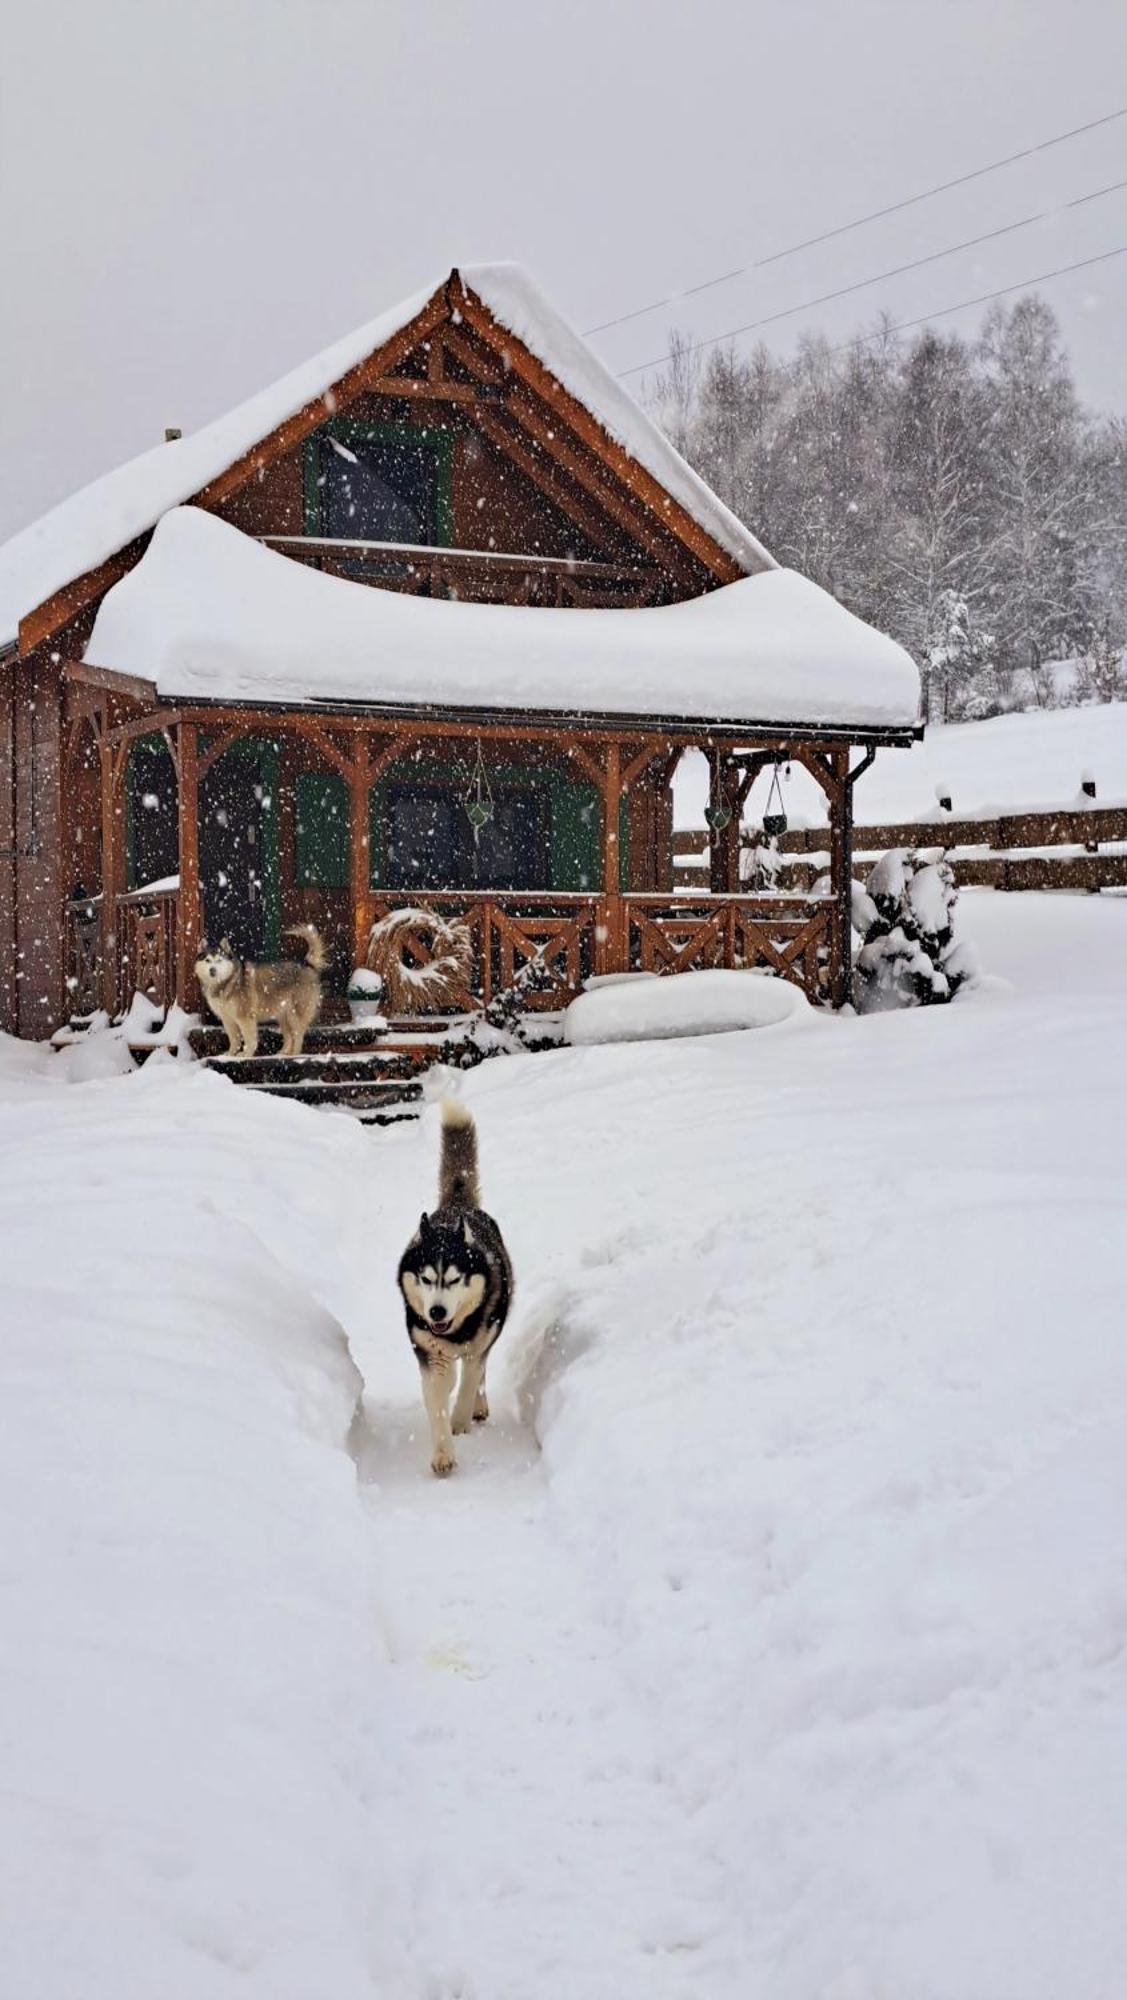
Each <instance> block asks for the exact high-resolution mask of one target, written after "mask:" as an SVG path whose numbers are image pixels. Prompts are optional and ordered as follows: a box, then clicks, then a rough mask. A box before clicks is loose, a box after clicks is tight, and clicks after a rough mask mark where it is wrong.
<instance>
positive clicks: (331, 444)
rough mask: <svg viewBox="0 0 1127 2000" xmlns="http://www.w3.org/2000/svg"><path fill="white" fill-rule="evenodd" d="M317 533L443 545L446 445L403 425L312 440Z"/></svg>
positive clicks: (361, 539)
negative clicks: (313, 444) (313, 443)
mask: <svg viewBox="0 0 1127 2000" xmlns="http://www.w3.org/2000/svg"><path fill="white" fill-rule="evenodd" d="M315 443H316V457H315V464H316V493H317V507H316V532H317V533H318V534H321V535H328V536H331V537H332V538H333V539H334V540H339V541H356V542H399V543H408V544H418V545H421V546H424V547H429V546H434V545H441V544H444V543H445V541H446V539H447V536H446V523H445V518H444V517H445V507H446V485H447V459H448V451H449V440H448V439H447V438H445V437H442V436H439V435H437V434H436V433H435V432H433V431H431V432H421V431H416V430H413V429H412V428H411V427H410V426H409V425H386V426H382V427H380V428H378V429H376V430H374V431H371V432H365V431H361V430H360V429H359V428H358V427H347V428H345V429H343V430H342V435H340V436H337V435H335V434H334V433H333V432H329V433H328V434H322V435H321V436H319V437H318V438H317V439H316V441H315Z"/></svg>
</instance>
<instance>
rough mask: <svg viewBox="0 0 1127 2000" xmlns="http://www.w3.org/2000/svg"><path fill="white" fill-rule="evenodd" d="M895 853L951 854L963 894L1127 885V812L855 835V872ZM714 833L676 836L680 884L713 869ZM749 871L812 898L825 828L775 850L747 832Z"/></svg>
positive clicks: (1019, 815)
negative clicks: (979, 889) (974, 889)
mask: <svg viewBox="0 0 1127 2000" xmlns="http://www.w3.org/2000/svg"><path fill="white" fill-rule="evenodd" d="M894 847H915V848H925V849H932V848H943V849H944V851H945V852H946V853H947V855H948V858H949V860H950V862H951V865H952V867H953V868H954V871H955V880H956V882H957V883H958V884H959V886H960V887H969V886H972V885H981V886H986V887H989V888H994V889H1009V890H1022V889H1073V890H1084V891H1089V892H1092V891H1095V890H1099V889H1118V888H1123V887H1125V886H1127V807H1124V806H1092V807H1090V808H1087V809H1074V808H1066V809H1062V810H1060V811H1050V812H1022V811H1015V812H1006V813H995V814H991V815H990V816H989V817H981V818H965V819H955V818H954V817H953V816H950V815H948V814H944V815H943V816H942V818H935V819H927V820H904V821H899V820H898V821H891V822H889V823H888V824H887V825H883V826H858V827H855V828H854V830H853V873H854V875H855V876H858V877H864V876H865V875H867V874H868V872H869V869H870V868H871V867H872V865H873V862H874V861H875V860H876V859H877V858H878V856H879V855H881V854H885V853H887V852H888V850H889V849H890V848H894ZM708 851H709V840H708V834H707V832H691V833H681V834H678V835H677V836H676V845H675V851H674V880H675V882H676V883H677V885H678V887H682V886H684V887H686V888H695V887H696V885H697V884H698V883H699V882H700V880H701V875H702V872H704V871H705V870H706V869H707V865H708ZM742 860H743V864H744V866H745V867H747V868H750V869H758V872H759V876H760V879H761V880H763V879H764V878H765V877H766V879H769V880H772V881H773V882H774V883H775V884H776V885H777V886H779V887H783V886H785V887H786V888H787V889H794V890H796V891H798V892H799V893H800V894H808V893H809V891H810V889H811V888H812V887H813V885H814V883H815V882H817V881H818V880H819V878H820V877H821V876H822V875H823V874H824V872H825V870H826V869H827V868H828V866H829V835H828V832H827V830H826V828H825V827H806V828H799V829H796V830H795V831H793V832H788V833H784V834H783V835H781V837H780V838H779V840H778V842H777V843H776V846H775V849H774V851H773V852H772V851H771V850H770V849H766V850H765V849H763V848H761V847H757V845H756V842H755V839H754V836H749V834H748V833H747V832H746V831H745V834H744V839H743V844H742Z"/></svg>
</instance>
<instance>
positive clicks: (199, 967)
mask: <svg viewBox="0 0 1127 2000" xmlns="http://www.w3.org/2000/svg"><path fill="white" fill-rule="evenodd" d="M238 969H239V961H238V959H237V958H236V957H235V954H234V952H233V951H232V950H231V945H230V941H229V939H227V938H224V939H223V940H222V941H221V943H219V944H217V945H214V946H212V945H209V944H206V943H205V944H202V945H201V946H200V949H199V953H198V955H197V957H196V978H197V979H198V980H199V982H200V985H201V986H202V987H203V988H204V990H205V992H206V991H207V989H208V988H211V990H212V991H215V989H216V988H217V987H220V986H226V984H227V982H228V980H229V979H232V978H233V977H234V975H235V973H236V972H237V971H238Z"/></svg>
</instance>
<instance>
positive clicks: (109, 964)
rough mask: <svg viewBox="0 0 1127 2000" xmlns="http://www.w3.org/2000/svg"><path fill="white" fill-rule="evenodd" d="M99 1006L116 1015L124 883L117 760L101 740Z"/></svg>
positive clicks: (105, 742) (106, 744)
mask: <svg viewBox="0 0 1127 2000" xmlns="http://www.w3.org/2000/svg"><path fill="white" fill-rule="evenodd" d="M100 757H101V768H102V912H101V915H102V1005H103V1006H104V1008H105V1009H106V1012H107V1013H108V1014H109V1015H110V1017H111V1019H112V1017H113V1015H114V1014H116V1012H117V985H118V979H117V898H118V895H119V893H120V890H121V886H122V883H123V881H124V871H123V869H122V866H121V847H120V843H119V840H118V818H119V815H118V811H117V781H118V765H119V760H118V757H117V755H116V754H115V752H114V750H113V749H112V747H111V745H110V744H109V743H108V742H107V741H106V739H105V736H103V738H102V744H101V750H100Z"/></svg>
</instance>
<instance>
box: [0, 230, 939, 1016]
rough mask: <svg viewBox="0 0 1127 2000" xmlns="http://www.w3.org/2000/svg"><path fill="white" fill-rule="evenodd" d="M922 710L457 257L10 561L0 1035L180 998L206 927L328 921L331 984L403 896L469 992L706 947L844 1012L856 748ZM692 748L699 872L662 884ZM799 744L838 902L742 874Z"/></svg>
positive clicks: (76, 506) (573, 341)
mask: <svg viewBox="0 0 1127 2000" xmlns="http://www.w3.org/2000/svg"><path fill="white" fill-rule="evenodd" d="M917 701H918V685H917V675H916V670H915V668H914V666H913V664H912V662H911V661H910V660H909V659H908V658H907V656H906V655H905V654H904V653H903V652H902V651H901V650H900V648H899V647H898V646H896V645H894V644H893V643H892V641H891V640H889V639H887V638H885V637H883V636H882V635H881V634H879V633H877V632H874V631H872V630H870V629H869V628H868V627H867V626H865V625H863V624H861V623H860V622H859V621H858V620H857V619H855V618H853V617H852V616H851V615H850V614H849V613H848V612H846V611H845V610H844V609H842V607H841V606H840V605H838V604H837V603H836V602H835V601H834V600H833V599H832V598H831V597H829V596H827V595H826V594H825V593H824V592H823V591H821V590H819V589H818V588H817V587H816V586H815V585H814V584H812V583H810V582H808V581H807V580H806V579H804V578H803V577H801V576H799V575H796V574H795V573H793V572H792V571H788V570H785V569H780V568H779V567H778V566H777V565H776V563H775V562H774V560H773V559H772V557H771V556H770V555H769V554H768V553H767V551H766V550H765V549H763V548H762V547H761V546H760V544H759V543H758V542H757V541H756V540H755V538H754V536H753V535H751V534H749V532H748V530H747V529H746V528H745V527H744V526H743V525H742V524H741V523H740V522H739V521H738V520H737V519H736V518H735V516H734V515H733V514H731V513H730V512H729V510H728V509H727V508H726V507H725V506H724V505H723V504H722V503H721V502H720V500H718V499H717V497H716V496H715V494H713V493H711V492H710V491H709V490H708V488H707V487H706V486H705V485H704V484H703V483H702V481H701V480H700V479H699V478H697V476H696V475H695V474H694V473H693V472H692V471H691V470H690V468H689V467H688V466H687V465H686V464H685V462H684V461H683V460H682V459H681V458H680V457H679V456H678V454H677V452H676V451H674V449H673V448H672V446H671V445H670V444H669V442H668V441H667V439H666V438H665V437H664V436H662V434H661V433H660V431H659V430H658V429H657V428H656V427H655V426H654V424H653V423H651V422H650V420H649V419H648V418H647V417H646V415H645V414H644V413H643V411H641V410H640V409H639V408H638V407H637V405H636V404H635V403H634V402H633V401H632V400H631V398H630V397H629V396H628V395H627V394H626V392H625V390H624V389H623V388H622V386H621V385H620V384H619V383H618V382H617V381H616V380H615V379H614V378H613V377H612V376H611V375H610V374H609V373H608V372H607V371H606V369H605V368H604V367H603V366H602V365H601V363H600V362H599V361H598V360H597V359H596V357H595V356H594V355H593V354H592V353H591V351H590V349H589V348H587V347H586V346H585V344H584V343H583V341H582V340H581V339H580V338H578V336H577V335H576V334H575V333H573V332H572V331H571V329H570V328H569V327H567V326H566V325H565V324H564V323H563V322H562V321H561V320H560V319H559V318H558V316H557V315H556V313H555V312H553V310H552V309H551V307H550V306H549V305H548V304H547V303H546V301H545V300H544V299H543V298H542V297H541V296H540V294H539V293H538V292H537V291H536V290H535V288H534V287H533V286H532V284H531V283H530V282H529V281H528V279H527V278H526V277H525V275H524V274H523V273H522V272H521V271H520V270H519V269H517V268H515V267H511V266H491V267H483V268H480V269H473V270H464V271H461V272H459V271H453V272H452V273H451V274H450V276H449V278H447V279H446V281H445V282H444V283H442V284H440V285H439V286H438V288H437V289H436V290H433V291H427V292H425V293H421V294H420V295H418V296H417V297H415V298H413V299H410V300H408V301H406V302H405V303H404V304H403V305H400V306H398V307H396V308H395V309H394V310H393V311H391V312H388V313H385V314H384V315H383V316H382V317H381V318H379V319H378V320H375V321H374V322H372V323H371V324H370V325H368V326H366V327H363V328H361V329H360V330H359V332H357V333H355V334H353V335H351V336H350V337H349V338H348V339H347V340H344V341H341V342H340V343H339V344H338V345H337V346H335V347H332V348H330V349H328V350H327V351H326V352H325V353H323V354H320V355H318V356H317V357H316V358H315V359H314V360H312V361H310V362H309V363H307V364H306V365H305V366H304V367H302V368H299V369H297V370H295V371H294V372H293V373H292V374H290V375H288V376H286V377H285V378H284V379H283V380H282V381H280V382H277V383H275V384H274V385H273V387H271V388H268V389H265V390H263V391H262V393H261V394H260V395H258V396H256V397H254V398H253V399H252V400H251V401H250V402H248V403H246V404H244V405H243V406H242V407H241V408H240V409H237V410H235V411H233V412H232V413H231V414H230V415H229V416H226V417H223V418H221V419H220V420H219V421H218V422H215V423H212V424H209V425H207V426H205V428H204V429H202V430H200V431H197V432H196V433H195V434H194V435H192V436H189V437H183V438H181V437H174V438H172V439H171V440H170V441H168V442H166V443H165V444H163V445H160V446H158V447H157V448H156V449H154V450H152V451H150V452H147V453H146V454H145V455H144V456H142V457H141V458H138V459H135V460H133V461H132V462H131V463H130V464H128V465H124V466H122V467H121V468H120V469H119V470H118V471H116V472H112V473H110V474H109V475H108V476H107V477H105V478H103V479H100V480H98V481H97V482H96V483H95V484H94V485H92V486H89V487H87V488H85V489H84V490H83V491H82V492H79V493H77V494H75V495H74V497H73V498H71V499H69V500H67V501H65V502H64V503H63V504H62V505H61V506H59V507H57V508H55V509H54V511H53V512H52V513H50V514H49V515H47V516H46V517H45V518H44V519H43V520H42V521H39V522H38V523H36V524H35V525H34V526H32V527H30V528H28V529H26V530H25V531H24V532H23V533H22V534H20V535H18V536H16V537H15V539H14V540H13V541H11V542H9V543H8V544H7V545H6V547H5V548H4V549H2V550H0V812H2V815H3V822H2V825H0V1024H2V1025H3V1026H5V1027H7V1028H9V1029H15V1030H17V1031H18V1032H19V1033H21V1034H24V1035H42V1034H44V1033H47V1032H49V1031H51V1030H52V1029H54V1028H55V1027H56V1026H57V1025H58V1024H59V1022H60V1020H61V1019H62V1018H63V1017H64V1016H65V1015H66V1014H69V1013H71V1012H74V1011H87V1010H89V1009H90V1008H92V1007H94V1006H96V1005H102V1006H105V1007H107V1008H109V1009H111V1010H113V1009H114V1008H120V1007H121V1006H122V1005H124V1004H126V1003H127V1002H128V999H129V996H130V994H131V993H132V992H133V991H134V990H141V991H146V992H149V993H150V994H152V995H153V996H154V997H155V998H157V999H159V1000H166V1001H167V1000H171V999H172V998H173V997H178V998H179V999H180V1000H181V1001H182V1002H183V1003H184V1004H185V1005H187V1006H189V1007H190V1006H192V1005H193V1004H194V1003H195V1002H196V1001H197V995H196V993H195V991H194V980H193V973H192V966H193V961H194V958H195V954H196V951H197V947H198V945H199V942H200V940H201V938H202V937H203V936H204V935H205V933H210V934H211V935H212V937H213V938H214V937H217V936H219V935H220V934H222V933H226V934H227V935H229V936H230V937H231V938H232V939H233V940H234V941H235V942H236V943H237V945H238V946H239V947H240V948H241V949H242V950H243V951H244V952H245V953H246V954H248V955H255V956H258V955H263V954H271V953H276V952H277V951H278V949H279V947H280V943H281V937H282V932H283V928H284V926H285V925H287V924H289V923H294V922H299V921H306V920H313V921H315V922H316V923H317V924H318V925H319V926H320V927H321V928H322V930H323V931H324V933H325V935H326V938H327V940H328V941H329V944H330V946H331V947H332V949H333V952H334V960H335V969H336V975H337V977H338V979H340V978H343V977H345V976H346V975H347V972H348V969H349V967H350V966H351V965H352V964H353V963H361V962H363V958H364V952H365V947H366V941H367V937H368V932H369V928H370V926H371V924H372V922H373V920H374V919H375V918H377V917H378V916H379V915H381V914H382V913H386V912H387V911H388V910H389V909H391V908H394V907H395V906H397V905H403V904H410V905H415V904H419V903H422V904H425V905H427V906H428V907H430V908H432V909H435V910H438V911H441V912H454V911H457V912H461V913H464V915H465V916H466V917H467V919H468V921H469V923H470V926H471V928H472V932H473V937H474V945H475V974H474V980H475V985H476V988H477V990H478V991H479V992H480V993H484V994H488V993H489V992H490V990H491V989H495V988H496V986H497V984H498V982H508V981H509V980H511V978H512V975H513V973H514V971H515V969H517V968H519V966H520V965H521V964H522V963H524V962H526V961H527V960H528V959H529V957H530V956H532V955H533V954H535V953H536V952H537V950H538V949H541V948H542V949H543V954H544V960H545V963H546V964H547V966H548V967H549V969H550V971H551V973H552V977H553V979H554V981H555V983H556V988H557V990H558V995H559V997H561V998H562V997H564V996H565V995H569V994H570V993H572V992H573V991H574V990H575V989H576V988H577V987H578V985H579V984H580V982H581V981H582V980H583V979H584V978H585V977H587V976H588V975H590V974H591V973H593V972H610V971H619V970H625V969H628V968H645V969H654V970H657V971H660V972H674V971H679V970H681V969H684V968H687V967H690V966H703V965H728V966H759V967H768V968H770V969H772V970H773V971H775V972H776V973H779V974H781V975H783V976H784V977H786V978H789V979H795V980H800V981H802V982H803V983H804V984H805V985H806V987H807V989H808V990H809V991H810V992H811V993H813V994H821V995H823V996H824V997H827V998H828V999H830V1000H831V1001H833V1002H834V1003H835V1004H840V1002H841V1001H842V1000H843V999H844V998H845V997H846V994H847V992H848V982H849V920H848V885H849V877H850V823H851V796H852V786H853V780H854V775H855V772H856V769H857V761H856V758H855V752H857V751H860V752H861V753H862V757H861V761H864V759H865V757H867V756H870V755H871V752H872V750H873V748H874V746H876V745H881V744H901V743H907V742H908V741H910V740H911V739H912V737H913V735H914V734H915V733H917V730H916V715H917ZM691 747H692V748H698V749H700V750H703V751H704V752H705V754H706V756H707V758H708V760H709V766H710V770H711V802H710V807H709V813H708V817H709V823H710V826H711V829H712V831H711V866H710V869H709V871H708V874H707V882H708V886H707V889H704V888H703V887H702V892H701V893H700V894H682V893H676V894H675V893H674V892H673V876H672V852H671V850H672V793H671V781H672V777H673V772H674V769H675V767H676V765H677V762H678V760H679V758H680V757H681V756H682V755H683V754H684V752H685V751H686V750H687V749H689V748H691ZM782 760H792V761H795V762H798V763H801V764H803V765H805V766H806V767H807V769H808V770H809V771H811V772H812V773H813V775H814V777H815V778H816V779H817V781H818V783H819V785H821V786H822V788H823V790H824V791H825V793H826V796H827V799H828V801H829V809H830V825H831V843H830V844H831V849H832V867H831V871H830V881H829V884H828V886H827V889H826V892H825V893H824V894H822V895H814V896H809V897H803V896H795V895H764V894H755V893H752V892H751V891H750V890H748V889H746V888H745V887H744V886H743V885H742V884H741V879H740V862H739V825H740V809H741V805H742V803H743V801H744V799H745V797H746V794H747V791H748V788H749V786H750V784H751V782H752V780H753V779H754V777H755V775H756V774H757V773H758V772H759V771H761V770H763V769H764V768H765V767H766V766H769V765H771V764H774V763H776V762H779V761H782ZM553 997H554V996H553V995H551V994H548V995H547V996H544V995H542V996H541V998H542V999H544V998H546V999H547V1000H548V1001H549V1003H550V1002H551V1000H552V999H553Z"/></svg>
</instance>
